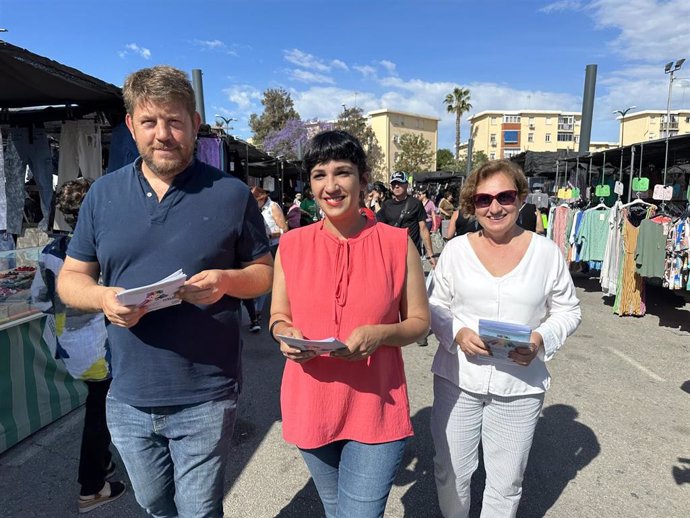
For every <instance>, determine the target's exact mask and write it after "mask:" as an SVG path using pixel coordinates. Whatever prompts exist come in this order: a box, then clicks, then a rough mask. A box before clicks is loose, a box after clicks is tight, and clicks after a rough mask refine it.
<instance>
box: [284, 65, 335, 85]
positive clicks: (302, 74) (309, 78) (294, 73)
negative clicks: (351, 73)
mask: <svg viewBox="0 0 690 518" xmlns="http://www.w3.org/2000/svg"><path fill="white" fill-rule="evenodd" d="M287 75H288V76H289V77H290V78H292V79H294V80H295V81H300V82H302V83H325V84H334V83H335V81H333V78H331V77H328V76H326V75H324V74H317V73H316V72H309V71H308V70H302V69H299V68H294V69H291V70H287Z"/></svg>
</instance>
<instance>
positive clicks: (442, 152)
mask: <svg viewBox="0 0 690 518" xmlns="http://www.w3.org/2000/svg"><path fill="white" fill-rule="evenodd" d="M436 170H437V171H455V157H454V156H453V152H452V151H451V150H450V149H445V148H441V149H439V150H438V151H436Z"/></svg>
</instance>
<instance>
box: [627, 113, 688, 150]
mask: <svg viewBox="0 0 690 518" xmlns="http://www.w3.org/2000/svg"><path fill="white" fill-rule="evenodd" d="M670 115H671V116H670V123H669V127H668V131H669V136H670V137H673V136H674V135H685V134H688V133H690V110H671V112H670ZM618 120H619V125H620V127H619V131H618V140H619V141H620V140H623V145H624V146H629V145H630V144H636V143H638V142H645V141H647V140H656V139H660V138H666V110H644V111H639V112H634V113H628V114H627V115H626V116H625V118H622V117H621V116H620V115H619V116H618Z"/></svg>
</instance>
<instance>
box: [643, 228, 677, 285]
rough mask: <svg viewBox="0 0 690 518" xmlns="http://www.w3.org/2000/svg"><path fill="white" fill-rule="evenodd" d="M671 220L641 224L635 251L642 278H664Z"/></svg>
mask: <svg viewBox="0 0 690 518" xmlns="http://www.w3.org/2000/svg"><path fill="white" fill-rule="evenodd" d="M670 221H671V220H670V218H665V219H664V220H662V221H659V220H658V219H656V218H654V219H645V220H644V221H642V223H640V230H639V235H638V237H637V247H636V249H635V265H636V271H637V273H638V274H639V275H641V276H642V277H647V278H659V279H663V278H664V273H665V270H664V265H665V264H666V241H667V237H668V232H669V230H670V224H669V223H670Z"/></svg>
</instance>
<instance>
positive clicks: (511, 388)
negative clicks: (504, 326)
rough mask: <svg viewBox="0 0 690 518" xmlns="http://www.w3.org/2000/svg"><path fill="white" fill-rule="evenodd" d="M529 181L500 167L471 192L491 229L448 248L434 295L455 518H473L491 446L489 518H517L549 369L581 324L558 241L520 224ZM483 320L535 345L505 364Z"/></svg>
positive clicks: (444, 476)
mask: <svg viewBox="0 0 690 518" xmlns="http://www.w3.org/2000/svg"><path fill="white" fill-rule="evenodd" d="M526 194H527V180H526V178H525V176H524V174H523V173H522V171H521V170H520V168H519V167H518V166H517V165H515V164H514V163H512V162H510V161H507V160H498V161H490V162H487V163H486V164H484V165H482V166H481V167H479V168H478V169H477V170H475V171H474V172H473V173H472V174H471V175H470V176H469V177H468V179H467V181H466V182H465V185H464V186H463V189H462V207H463V209H464V210H465V212H466V215H474V216H475V217H476V219H477V221H478V223H479V225H480V227H481V229H480V230H479V231H478V232H474V233H469V234H465V235H463V236H460V237H458V238H456V239H453V240H452V241H450V242H448V243H447V244H446V247H445V248H444V250H443V252H442V253H441V256H440V258H439V262H438V265H437V266H436V269H435V271H434V289H433V292H432V295H431V297H430V305H431V314H432V324H431V327H432V330H433V331H434V334H435V335H436V337H437V338H438V340H439V348H438V350H437V352H436V355H435V357H434V361H433V365H432V371H433V372H434V403H433V408H432V418H431V420H432V423H431V429H432V436H433V440H434V445H435V449H436V455H435V457H434V472H435V477H436V487H437V490H438V498H439V503H440V507H441V512H442V513H443V516H444V517H445V518H465V517H467V516H468V513H469V509H470V480H471V477H472V473H473V472H474V471H475V469H476V468H477V464H478V446H479V443H480V441H481V443H482V448H483V452H484V467H485V470H486V489H485V491H484V497H483V500H482V516H491V517H496V518H499V517H514V516H515V515H516V513H517V508H518V504H519V503H520V496H521V494H522V479H523V474H524V471H525V467H526V465H527V458H528V456H529V450H530V447H531V445H532V439H533V436H534V430H535V427H536V424H537V420H538V418H539V413H540V411H541V408H542V404H543V401H544V393H545V391H546V390H547V389H548V388H549V384H550V377H549V373H548V370H547V369H546V365H545V362H546V361H548V360H550V359H551V358H553V355H554V354H555V353H556V352H557V350H558V349H559V348H560V347H561V346H562V345H563V343H564V342H565V340H566V338H567V337H568V336H569V335H570V334H572V333H573V332H574V331H575V329H576V328H577V326H578V325H579V323H580V318H581V316H580V306H579V301H578V299H577V297H576V295H575V288H574V286H573V281H572V279H571V277H570V273H569V271H568V267H567V265H566V263H565V260H564V259H563V256H562V255H561V253H560V251H559V249H558V247H557V246H556V245H555V244H554V243H553V242H552V241H550V240H547V239H545V238H543V237H541V236H538V235H536V234H535V233H533V232H528V231H525V230H524V229H522V228H520V227H519V226H518V225H517V219H518V215H519V207H520V204H521V203H522V201H523V200H524V198H525V196H526ZM479 319H488V320H499V321H501V322H508V323H513V324H522V325H525V326H528V327H529V328H530V329H531V330H532V332H531V336H530V342H531V345H530V347H529V348H527V347H519V348H516V349H515V350H513V351H512V352H510V353H509V357H510V361H509V362H506V363H505V364H499V363H495V361H496V360H495V359H494V358H492V357H491V356H490V353H489V350H488V349H487V347H486V345H485V344H484V342H483V341H482V339H481V338H480V337H479V335H478V322H479Z"/></svg>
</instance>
